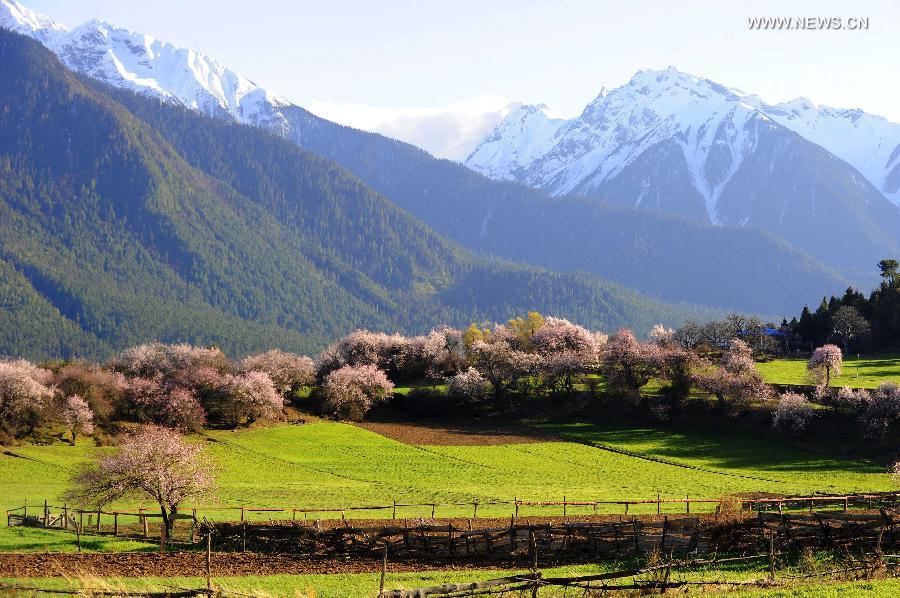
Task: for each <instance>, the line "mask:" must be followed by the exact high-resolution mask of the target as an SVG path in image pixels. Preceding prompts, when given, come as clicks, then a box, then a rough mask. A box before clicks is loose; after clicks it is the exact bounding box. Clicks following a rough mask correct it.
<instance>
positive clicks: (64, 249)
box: [0, 31, 715, 358]
mask: <svg viewBox="0 0 900 598" xmlns="http://www.w3.org/2000/svg"><path fill="white" fill-rule="evenodd" d="M0 62H2V64H3V69H2V70H0V272H2V280H0V302H2V307H3V309H2V312H0V354H9V355H22V356H26V357H30V358H46V357H70V356H74V355H80V356H86V357H93V358H102V357H105V356H107V355H109V354H110V353H111V352H112V351H115V350H117V349H121V348H122V347H125V346H129V345H134V344H137V343H140V342H146V341H149V340H160V341H164V342H189V343H192V344H195V345H213V344H215V345H219V346H221V347H222V348H223V349H225V350H226V351H228V352H230V353H232V354H237V355H240V354H244V353H247V352H250V351H254V350H258V349H262V348H268V347H283V348H285V349H289V350H294V351H301V352H311V351H314V350H317V349H319V348H321V347H322V346H323V345H324V344H325V343H326V342H327V341H328V340H330V339H333V338H335V337H337V336H340V335H341V334H343V333H345V332H347V331H348V330H350V329H353V328H357V327H365V328H372V329H378V330H387V331H394V330H398V331H402V332H407V333H416V332H423V331H426V330H427V329H428V328H430V327H432V326H434V325H435V324H436V323H440V322H446V323H449V324H456V325H463V324H466V323H468V322H472V321H481V320H498V321H505V320H506V319H508V317H510V315H511V314H514V313H521V312H523V311H525V310H527V309H539V310H540V311H542V312H544V313H553V314H558V315H560V316H563V317H567V318H570V319H572V320H574V321H578V322H581V323H583V324H585V325H588V326H591V327H594V328H602V329H607V330H612V329H615V328H617V327H619V326H623V325H629V326H633V327H635V328H636V329H638V330H644V329H646V328H648V327H649V326H651V325H652V324H654V323H656V322H657V321H662V322H664V323H670V324H674V323H677V322H679V321H681V320H682V319H684V318H685V317H694V318H698V319H704V318H705V317H707V316H710V315H715V314H714V313H713V312H712V311H711V310H708V309H705V308H694V307H677V306H676V307H673V306H671V305H667V304H663V303H660V302H658V301H655V300H652V299H648V298H646V297H643V296H641V295H639V294H638V293H635V292H633V291H630V290H628V289H625V288H623V287H620V286H618V285H615V284H611V283H609V282H606V281H604V280H602V279H600V278H598V277H596V276H593V275H587V274H577V273H571V274H558V273H552V272H547V271H545V270H542V269H540V268H534V267H526V266H521V265H515V264H511V263H507V262H503V261H501V260H497V259H494V258H489V257H480V256H475V255H473V254H471V253H470V252H469V251H467V250H464V249H462V248H460V247H458V246H457V245H456V244H455V243H453V242H451V241H448V240H446V239H445V238H443V237H441V236H440V235H439V234H437V233H436V232H434V231H433V230H431V229H430V228H429V227H428V226H426V225H425V224H423V223H422V222H420V221H419V220H417V219H416V218H414V217H412V216H411V215H409V214H408V213H407V212H405V211H404V210H403V209H401V208H399V207H397V206H396V205H395V204H393V203H392V202H391V201H390V200H389V199H387V198H386V197H384V196H382V195H380V194H378V193H376V192H375V191H373V190H371V189H370V188H369V187H367V186H366V185H365V184H364V183H362V182H361V181H360V180H358V179H357V178H355V177H354V176H353V175H351V174H349V173H348V172H347V171H345V170H344V169H343V168H342V167H340V166H339V165H337V164H335V163H333V162H331V161H329V160H327V159H323V158H320V157H318V156H316V155H314V154H311V153H309V152H307V151H304V150H301V149H300V148H298V147H297V146H296V145H295V144H293V143H291V142H289V141H287V140H284V139H280V138H277V137H274V136H271V135H269V134H267V133H264V132H261V131H259V130H257V129H253V128H250V127H246V126H240V125H235V124H231V123H228V122H226V121H222V120H217V119H210V118H205V117H202V116H199V115H198V114H196V113H194V112H191V111H189V110H187V109H184V108H180V107H178V106H173V105H166V104H161V103H159V102H157V101H154V100H150V99H146V98H141V97H138V96H136V95H131V94H127V93H126V92H115V93H113V92H111V91H110V90H109V89H104V88H103V87H102V86H100V85H98V84H96V83H90V82H87V81H85V80H80V79H78V78H77V77H76V76H75V75H73V74H72V73H70V72H69V71H68V70H66V69H65V67H63V65H62V64H61V63H59V61H58V60H57V59H56V58H55V56H53V55H52V54H51V53H50V52H49V51H47V50H46V49H44V48H43V47H42V46H41V45H40V44H38V43H37V42H35V41H32V40H29V39H26V38H24V37H21V36H18V35H16V34H13V33H10V32H5V31H4V32H0Z"/></svg>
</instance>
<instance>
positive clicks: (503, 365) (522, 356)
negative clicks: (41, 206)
mask: <svg viewBox="0 0 900 598" xmlns="http://www.w3.org/2000/svg"><path fill="white" fill-rule="evenodd" d="M469 357H470V359H471V360H472V365H473V367H474V368H475V369H476V370H478V372H479V373H480V374H481V375H482V376H483V377H484V378H485V380H487V381H488V382H489V383H490V384H491V387H492V388H493V390H494V399H495V400H496V401H498V402H500V401H502V400H503V399H505V398H506V396H507V391H508V390H509V389H510V388H512V387H513V386H514V385H515V384H516V383H517V382H518V381H519V379H520V378H521V377H523V376H526V375H530V374H534V373H536V372H537V369H538V364H539V363H540V361H541V358H540V357H539V356H538V355H534V354H531V353H525V352H524V351H518V350H516V349H514V348H512V347H511V346H510V344H509V342H507V341H505V340H491V342H485V341H475V342H474V343H472V347H471V348H470V350H469Z"/></svg>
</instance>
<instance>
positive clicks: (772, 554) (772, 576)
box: [769, 532, 775, 581]
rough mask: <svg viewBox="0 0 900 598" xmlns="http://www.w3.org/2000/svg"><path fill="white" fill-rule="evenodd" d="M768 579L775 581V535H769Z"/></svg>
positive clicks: (771, 533) (772, 533)
mask: <svg viewBox="0 0 900 598" xmlns="http://www.w3.org/2000/svg"><path fill="white" fill-rule="evenodd" d="M769 579H770V580H772V581H775V533H774V532H770V533H769Z"/></svg>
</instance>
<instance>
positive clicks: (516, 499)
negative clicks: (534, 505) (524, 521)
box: [513, 496, 519, 517]
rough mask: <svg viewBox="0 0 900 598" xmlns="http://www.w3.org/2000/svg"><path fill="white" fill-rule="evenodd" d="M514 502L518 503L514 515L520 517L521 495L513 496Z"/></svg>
mask: <svg viewBox="0 0 900 598" xmlns="http://www.w3.org/2000/svg"><path fill="white" fill-rule="evenodd" d="M513 504H514V505H516V514H515V515H513V516H514V517H518V516H519V497H518V496H514V497H513Z"/></svg>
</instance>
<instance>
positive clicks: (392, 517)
mask: <svg viewBox="0 0 900 598" xmlns="http://www.w3.org/2000/svg"><path fill="white" fill-rule="evenodd" d="M396 518H397V499H396V498H395V499H394V511H393V514H392V515H391V519H396Z"/></svg>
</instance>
